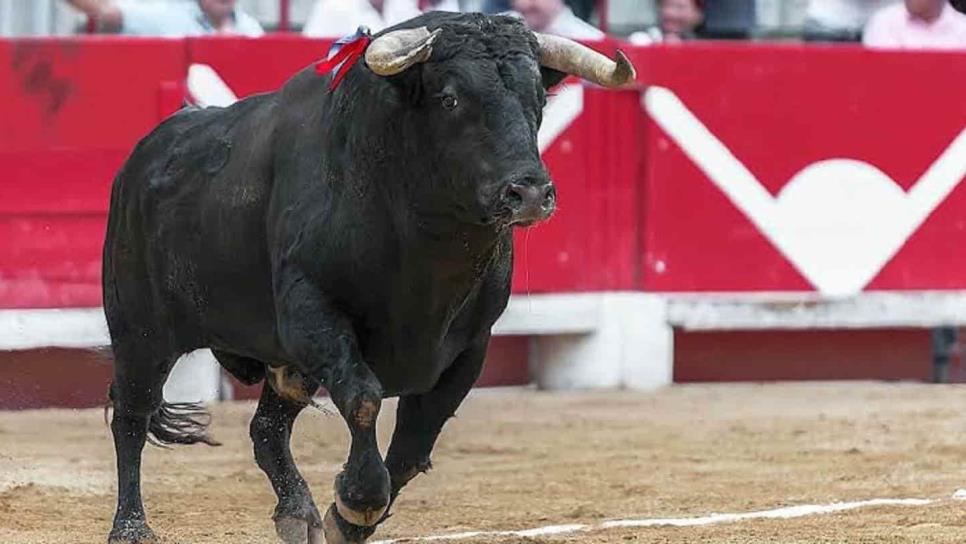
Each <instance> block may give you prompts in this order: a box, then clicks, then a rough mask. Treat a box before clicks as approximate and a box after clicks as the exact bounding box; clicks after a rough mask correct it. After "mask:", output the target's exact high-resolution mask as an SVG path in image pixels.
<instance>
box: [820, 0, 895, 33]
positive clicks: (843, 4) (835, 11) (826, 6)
mask: <svg viewBox="0 0 966 544" xmlns="http://www.w3.org/2000/svg"><path fill="white" fill-rule="evenodd" d="M893 2H895V0H811V2H809V3H808V10H807V11H806V12H805V31H804V35H803V37H804V38H805V41H809V42H859V41H862V29H863V28H864V27H865V25H866V23H868V22H869V18H870V17H872V14H873V13H875V12H876V11H878V10H879V9H881V8H882V7H883V6H885V5H887V4H890V3H893Z"/></svg>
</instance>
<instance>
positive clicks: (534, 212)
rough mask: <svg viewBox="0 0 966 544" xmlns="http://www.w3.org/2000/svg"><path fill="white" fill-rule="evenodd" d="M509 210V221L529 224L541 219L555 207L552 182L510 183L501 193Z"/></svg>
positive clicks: (554, 193) (555, 194)
mask: <svg viewBox="0 0 966 544" xmlns="http://www.w3.org/2000/svg"><path fill="white" fill-rule="evenodd" d="M503 203H504V205H505V206H506V207H507V208H508V209H509V210H510V223H511V224H513V225H522V226H529V225H532V224H534V223H536V222H538V221H543V220H545V219H547V218H549V217H550V215H551V214H553V211H554V209H555V208H556V207H557V190H556V189H555V188H554V186H553V184H552V183H545V182H544V183H511V184H509V185H507V188H506V190H505V191H504V193H503Z"/></svg>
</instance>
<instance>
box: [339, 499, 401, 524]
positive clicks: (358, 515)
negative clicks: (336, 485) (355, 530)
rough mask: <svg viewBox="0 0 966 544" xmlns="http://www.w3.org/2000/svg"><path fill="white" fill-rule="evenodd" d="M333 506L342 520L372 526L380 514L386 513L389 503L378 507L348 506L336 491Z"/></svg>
mask: <svg viewBox="0 0 966 544" xmlns="http://www.w3.org/2000/svg"><path fill="white" fill-rule="evenodd" d="M335 506H336V508H338V509H339V515H341V516H342V518H343V519H344V520H346V521H348V522H349V523H351V524H353V525H359V526H361V527H372V526H373V525H375V524H376V523H378V522H379V520H381V519H382V515H383V514H385V513H386V508H388V507H389V505H386V506H383V507H379V508H360V509H353V508H349V507H348V506H346V505H345V503H343V502H342V499H340V498H339V494H338V493H336V494H335Z"/></svg>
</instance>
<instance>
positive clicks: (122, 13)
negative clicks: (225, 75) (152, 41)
mask: <svg viewBox="0 0 966 544" xmlns="http://www.w3.org/2000/svg"><path fill="white" fill-rule="evenodd" d="M67 2H68V3H69V4H71V5H72V6H74V7H75V8H77V9H79V10H80V11H82V12H84V13H85V14H87V16H88V17H90V18H91V20H93V21H94V22H95V24H96V26H97V28H98V30H101V31H107V32H120V33H121V34H130V35H135V36H163V37H166V38H183V37H185V36H201V35H204V34H239V35H243V36H251V37H257V36H261V35H263V34H265V31H264V30H262V26H261V25H260V24H258V21H256V20H255V18H254V17H252V16H251V15H249V14H247V13H245V12H244V11H243V10H242V9H241V8H239V7H237V6H236V5H235V4H236V3H237V2H236V0H196V1H195V0H182V1H179V2H157V1H155V2H130V1H127V2H125V1H123V0H122V1H117V0H67Z"/></svg>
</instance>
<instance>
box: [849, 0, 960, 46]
mask: <svg viewBox="0 0 966 544" xmlns="http://www.w3.org/2000/svg"><path fill="white" fill-rule="evenodd" d="M946 1H947V0H905V1H904V2H902V3H899V4H896V5H894V6H889V7H886V8H883V9H881V10H879V11H878V12H877V13H876V14H875V15H873V16H872V19H871V20H870V21H869V24H868V26H866V27H865V33H864V35H863V37H862V41H863V42H864V43H865V45H867V46H869V47H877V48H887V49H966V15H963V14H961V13H957V12H956V11H955V10H954V9H953V8H952V7H951V6H949V5H948V4H947V3H946Z"/></svg>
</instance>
